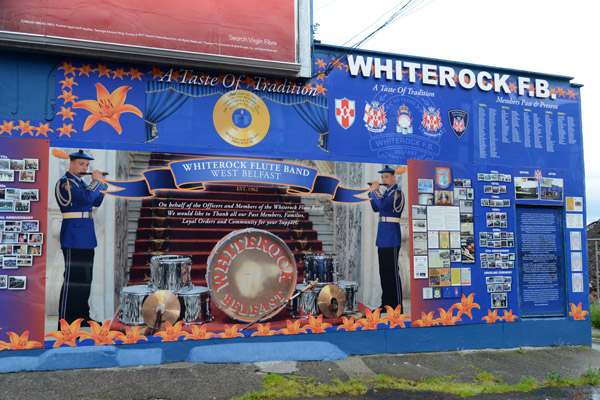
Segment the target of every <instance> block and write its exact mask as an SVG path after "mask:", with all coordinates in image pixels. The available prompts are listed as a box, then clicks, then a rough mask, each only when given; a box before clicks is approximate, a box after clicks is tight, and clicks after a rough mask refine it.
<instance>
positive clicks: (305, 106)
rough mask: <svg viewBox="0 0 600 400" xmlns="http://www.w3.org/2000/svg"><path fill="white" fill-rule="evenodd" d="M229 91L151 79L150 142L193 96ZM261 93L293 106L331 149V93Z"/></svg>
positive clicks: (148, 95) (148, 98)
mask: <svg viewBox="0 0 600 400" xmlns="http://www.w3.org/2000/svg"><path fill="white" fill-rule="evenodd" d="M228 91H229V90H227V89H224V88H222V87H214V86H210V85H206V86H205V85H188V84H182V83H174V82H161V81H148V83H147V86H146V142H151V141H153V140H154V139H156V138H157V137H158V131H157V129H156V124H158V123H159V122H160V121H162V120H164V119H165V118H167V117H169V116H170V115H171V114H173V113H174V112H175V111H177V110H178V109H179V108H180V107H181V106H182V105H183V104H185V102H186V101H187V100H188V99H189V98H190V97H203V96H210V95H214V94H216V93H226V92H228ZM259 97H261V98H263V99H268V100H270V101H273V102H275V103H279V104H285V105H289V106H292V107H293V108H294V110H295V111H296V112H297V113H298V115H299V116H300V117H301V118H302V119H303V120H304V121H305V122H306V124H307V125H308V126H310V127H311V128H312V129H314V130H315V131H316V132H317V133H318V134H319V146H320V147H321V148H322V149H323V150H326V151H327V150H328V148H329V143H328V137H329V121H328V104H327V96H303V95H299V94H284V93H271V92H261V93H260V95H259Z"/></svg>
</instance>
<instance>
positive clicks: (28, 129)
mask: <svg viewBox="0 0 600 400" xmlns="http://www.w3.org/2000/svg"><path fill="white" fill-rule="evenodd" d="M17 129H20V130H21V136H23V135H24V134H26V133H29V134H30V135H31V136H33V131H32V129H33V126H31V125H29V121H27V122H24V121H21V120H19V126H18V127H17Z"/></svg>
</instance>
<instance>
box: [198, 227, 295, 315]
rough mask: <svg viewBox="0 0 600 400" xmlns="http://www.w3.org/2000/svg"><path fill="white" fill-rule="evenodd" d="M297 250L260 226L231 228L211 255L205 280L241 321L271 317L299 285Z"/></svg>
mask: <svg viewBox="0 0 600 400" xmlns="http://www.w3.org/2000/svg"><path fill="white" fill-rule="evenodd" d="M296 280H297V271H296V261H295V259H294V254H293V253H292V251H291V250H290V249H289V247H288V246H287V245H286V244H285V242H284V241H283V240H282V239H280V238H279V237H277V236H275V235H274V234H272V233H270V232H267V231H264V230H259V229H242V230H238V231H234V232H231V233H230V234H228V235H227V236H225V237H224V238H222V239H221V240H220V241H219V242H218V243H217V244H216V245H215V247H214V248H213V250H212V252H211V254H210V256H209V258H208V268H207V272H206V282H207V284H208V288H209V290H210V295H211V297H212V299H213V301H214V302H215V304H216V305H217V307H219V308H220V309H221V310H222V311H223V312H224V313H225V314H227V315H228V316H230V317H231V318H233V319H236V320H238V321H242V322H254V321H257V320H258V319H259V318H262V319H269V318H272V317H273V316H275V315H276V314H277V313H279V311H281V310H282V309H283V308H284V307H285V304H286V302H287V301H288V300H289V299H290V297H292V295H293V293H294V290H295V288H296Z"/></svg>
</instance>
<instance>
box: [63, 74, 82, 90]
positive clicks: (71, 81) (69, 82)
mask: <svg viewBox="0 0 600 400" xmlns="http://www.w3.org/2000/svg"><path fill="white" fill-rule="evenodd" d="M80 75H81V74H80ZM59 83H62V87H61V89H64V88H66V87H68V88H69V89H73V85H77V86H79V83H77V82H75V77H73V76H71V77H65V80H64V81H59Z"/></svg>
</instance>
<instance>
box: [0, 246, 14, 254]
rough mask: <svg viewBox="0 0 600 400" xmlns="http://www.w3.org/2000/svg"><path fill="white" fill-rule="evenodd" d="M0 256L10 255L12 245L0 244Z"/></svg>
mask: <svg viewBox="0 0 600 400" xmlns="http://www.w3.org/2000/svg"><path fill="white" fill-rule="evenodd" d="M0 254H9V255H10V254H12V244H0Z"/></svg>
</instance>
